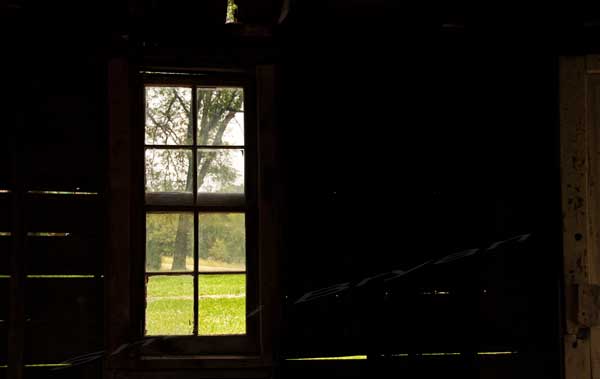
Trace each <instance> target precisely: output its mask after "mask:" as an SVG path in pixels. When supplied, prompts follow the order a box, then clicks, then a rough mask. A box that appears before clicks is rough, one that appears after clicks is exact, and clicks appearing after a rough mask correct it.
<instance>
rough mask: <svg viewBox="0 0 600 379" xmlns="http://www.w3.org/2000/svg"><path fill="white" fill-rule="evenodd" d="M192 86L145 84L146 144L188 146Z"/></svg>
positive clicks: (191, 131)
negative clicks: (146, 85)
mask: <svg viewBox="0 0 600 379" xmlns="http://www.w3.org/2000/svg"><path fill="white" fill-rule="evenodd" d="M191 104H192V89H191V88H181V87H146V144H147V145H191V144H192V135H193V129H192V121H191V115H192V112H191V108H190V106H191Z"/></svg>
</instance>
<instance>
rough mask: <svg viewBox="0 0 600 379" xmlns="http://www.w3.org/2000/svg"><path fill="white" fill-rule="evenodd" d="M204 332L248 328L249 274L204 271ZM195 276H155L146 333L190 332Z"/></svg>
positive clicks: (237, 331)
mask: <svg viewBox="0 0 600 379" xmlns="http://www.w3.org/2000/svg"><path fill="white" fill-rule="evenodd" d="M198 286H199V304H198V325H199V334H200V335H216V334H244V333H245V332H246V322H245V321H246V296H245V292H246V275H244V274H235V275H201V276H200V278H199V285H198ZM193 288H194V287H193V278H192V276H191V275H185V276H153V277H150V278H149V280H148V284H147V305H146V334H147V335H190V334H192V328H193V325H194V322H193V319H194V311H193V307H194V301H193V299H194V294H193V292H194V291H193Z"/></svg>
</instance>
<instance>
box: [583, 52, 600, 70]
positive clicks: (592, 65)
mask: <svg viewBox="0 0 600 379" xmlns="http://www.w3.org/2000/svg"><path fill="white" fill-rule="evenodd" d="M585 69H586V72H587V73H588V74H597V73H600V55H587V56H586V57H585Z"/></svg>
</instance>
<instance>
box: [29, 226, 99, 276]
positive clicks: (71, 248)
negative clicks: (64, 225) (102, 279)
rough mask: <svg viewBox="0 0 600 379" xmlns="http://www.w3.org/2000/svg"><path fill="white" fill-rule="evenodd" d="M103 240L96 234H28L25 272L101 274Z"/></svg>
mask: <svg viewBox="0 0 600 379" xmlns="http://www.w3.org/2000/svg"><path fill="white" fill-rule="evenodd" d="M102 252H103V249H102V243H101V240H100V239H99V237H98V236H89V235H81V234H78V233H77V232H73V233H70V234H69V235H68V236H56V237H44V236H38V237H29V238H28V242H27V262H26V267H27V273H28V274H101V273H103V272H104V267H103V260H102Z"/></svg>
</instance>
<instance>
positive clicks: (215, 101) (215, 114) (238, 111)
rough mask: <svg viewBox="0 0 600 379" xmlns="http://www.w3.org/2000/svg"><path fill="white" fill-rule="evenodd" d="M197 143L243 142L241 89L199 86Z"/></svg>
mask: <svg viewBox="0 0 600 379" xmlns="http://www.w3.org/2000/svg"><path fill="white" fill-rule="evenodd" d="M197 100H198V108H197V109H198V144H199V145H217V146H219V145H236V146H243V145H244V113H243V106H244V90H243V89H242V88H199V89H198V92H197Z"/></svg>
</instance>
